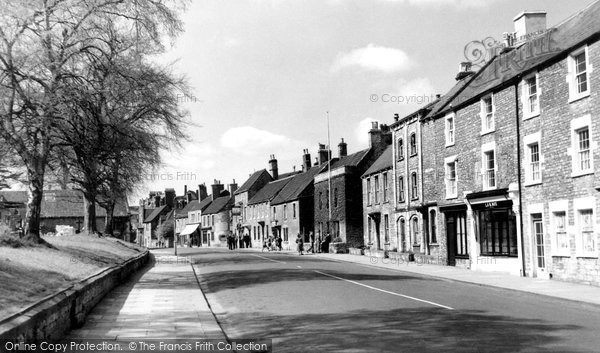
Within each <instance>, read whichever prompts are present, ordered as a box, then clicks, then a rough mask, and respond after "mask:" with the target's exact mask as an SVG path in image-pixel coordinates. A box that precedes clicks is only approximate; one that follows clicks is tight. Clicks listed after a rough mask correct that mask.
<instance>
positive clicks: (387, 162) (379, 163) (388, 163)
mask: <svg viewBox="0 0 600 353" xmlns="http://www.w3.org/2000/svg"><path fill="white" fill-rule="evenodd" d="M393 160H394V158H393V154H392V146H388V148H386V149H385V151H383V153H382V154H381V156H379V158H377V160H376V161H375V162H373V164H372V165H371V167H370V168H369V169H367V171H366V172H365V173H364V174H363V176H366V175H370V174H373V173H377V172H379V171H382V170H387V169H390V168H392V166H393V163H394V161H393Z"/></svg>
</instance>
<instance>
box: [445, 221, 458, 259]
mask: <svg viewBox="0 0 600 353" xmlns="http://www.w3.org/2000/svg"><path fill="white" fill-rule="evenodd" d="M446 239H448V265H449V266H456V240H457V239H456V218H455V216H454V214H453V213H448V214H447V215H446Z"/></svg>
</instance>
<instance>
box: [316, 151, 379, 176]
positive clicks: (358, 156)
mask: <svg viewBox="0 0 600 353" xmlns="http://www.w3.org/2000/svg"><path fill="white" fill-rule="evenodd" d="M369 151H370V149H369V148H367V149H365V150H362V151H358V152H356V153H353V154H350V155H348V156H346V157H344V158H339V159H336V160H335V161H334V162H333V163H331V170H335V169H338V168H343V167H356V166H358V165H359V163H360V162H361V161H362V160H363V159H364V158H365V156H366V155H367V154H368V153H369ZM325 171H327V168H324V169H323V172H325Z"/></svg>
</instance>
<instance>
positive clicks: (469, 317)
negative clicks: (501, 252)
mask: <svg viewBox="0 0 600 353" xmlns="http://www.w3.org/2000/svg"><path fill="white" fill-rule="evenodd" d="M307 310H310V308H307ZM226 320H227V321H229V322H235V323H236V327H238V328H241V330H240V331H241V334H240V337H232V338H233V339H242V338H248V339H273V342H274V346H273V348H274V351H276V352H301V351H315V352H316V351H319V352H342V351H343V352H348V351H352V352H411V351H414V352H517V351H519V352H520V351H531V352H538V351H560V352H575V351H578V350H576V349H575V348H573V347H568V346H567V347H565V346H562V347H561V346H560V342H561V336H562V335H561V334H560V333H559V332H558V331H564V330H575V329H577V328H578V326H574V325H570V326H567V325H562V326H561V325H552V324H547V323H544V322H543V321H540V320H533V319H531V320H528V319H525V320H524V319H522V318H512V317H508V316H498V315H490V314H486V313H484V312H479V311H464V310H461V311H453V310H445V309H437V308H412V309H395V310H388V311H368V310H359V311H351V312H347V313H340V314H330V313H328V314H318V313H307V314H304V315H286V316H274V315H267V316H265V313H260V312H252V313H244V314H229V315H227V319H226ZM564 334H566V333H563V335H564Z"/></svg>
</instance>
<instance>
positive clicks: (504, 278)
mask: <svg viewBox="0 0 600 353" xmlns="http://www.w3.org/2000/svg"><path fill="white" fill-rule="evenodd" d="M242 250H245V251H258V249H242ZM283 253H288V254H290V255H295V256H297V253H296V252H294V251H285V250H284V251H283ZM306 256H316V257H320V258H326V259H329V260H334V261H345V262H352V263H356V264H361V265H365V266H374V267H379V268H386V269H389V270H396V271H406V272H411V273H416V274H421V275H425V276H433V277H438V278H444V279H449V280H453V281H461V282H468V283H474V284H479V285H484V286H492V287H499V288H505V289H511V290H518V291H523V292H528V293H534V294H539V295H546V296H550V297H555V298H561V299H567V300H573V301H577V302H583V303H589V304H595V305H600V287H596V286H591V285H585V284H578V283H569V282H564V281H559V280H550V279H541V278H531V277H520V276H515V275H510V274H506V273H502V272H484V271H472V270H468V269H464V268H460V267H453V266H440V265H432V264H417V263H415V262H404V261H402V260H394V259H381V258H377V257H370V256H366V255H364V256H360V255H351V254H331V253H330V254H307V255H306Z"/></svg>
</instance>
